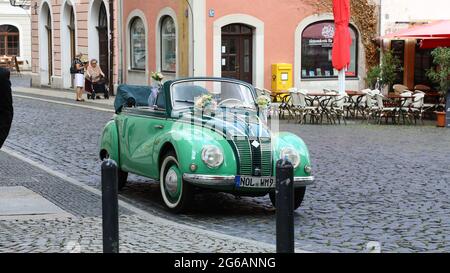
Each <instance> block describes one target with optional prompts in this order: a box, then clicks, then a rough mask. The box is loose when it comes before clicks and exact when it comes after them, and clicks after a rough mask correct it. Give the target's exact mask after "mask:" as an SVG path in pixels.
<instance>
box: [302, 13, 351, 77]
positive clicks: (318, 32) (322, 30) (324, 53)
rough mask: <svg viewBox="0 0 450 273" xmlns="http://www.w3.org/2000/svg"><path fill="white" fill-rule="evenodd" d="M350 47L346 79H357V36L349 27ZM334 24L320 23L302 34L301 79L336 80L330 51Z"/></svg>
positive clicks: (307, 28)
mask: <svg viewBox="0 0 450 273" xmlns="http://www.w3.org/2000/svg"><path fill="white" fill-rule="evenodd" d="M349 29H350V36H351V38H352V45H351V47H350V65H349V67H348V69H347V72H346V75H347V77H357V76H358V70H357V67H358V66H357V63H358V58H357V56H358V35H357V32H356V30H355V29H354V28H353V27H352V26H349ZM333 37H334V22H333V21H320V22H316V23H313V24H311V25H309V26H308V27H306V28H305V30H304V31H303V33H302V69H301V77H302V78H306V79H308V78H310V79H314V78H337V77H338V71H337V70H336V69H334V68H333V64H332V49H333Z"/></svg>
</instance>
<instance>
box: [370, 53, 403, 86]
mask: <svg viewBox="0 0 450 273" xmlns="http://www.w3.org/2000/svg"><path fill="white" fill-rule="evenodd" d="M402 69H403V68H402V67H401V66H400V60H399V59H398V58H397V57H395V56H394V54H393V53H392V51H386V52H384V54H383V58H382V60H381V65H380V66H374V67H372V68H370V69H369V71H368V72H367V77H366V83H367V85H368V86H369V87H370V88H374V86H375V83H376V82H377V78H380V85H381V87H385V86H392V85H393V84H394V83H395V80H396V79H397V72H398V70H402Z"/></svg>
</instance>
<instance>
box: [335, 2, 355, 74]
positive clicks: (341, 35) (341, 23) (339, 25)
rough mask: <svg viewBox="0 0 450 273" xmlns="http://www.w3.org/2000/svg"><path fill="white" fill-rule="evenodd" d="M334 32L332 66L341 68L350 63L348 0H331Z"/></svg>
mask: <svg viewBox="0 0 450 273" xmlns="http://www.w3.org/2000/svg"><path fill="white" fill-rule="evenodd" d="M333 15H334V24H335V33H334V40H333V51H332V59H333V67H334V68H336V69H337V70H342V69H344V68H345V67H347V66H348V65H349V64H350V46H351V45H352V38H351V36H350V31H349V28H348V25H349V23H350V0H333Z"/></svg>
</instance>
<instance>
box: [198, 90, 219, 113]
mask: <svg viewBox="0 0 450 273" xmlns="http://www.w3.org/2000/svg"><path fill="white" fill-rule="evenodd" d="M195 108H198V109H203V110H215V109H217V102H216V101H215V100H214V99H213V96H212V95H210V94H206V95H203V96H201V97H198V98H196V100H195Z"/></svg>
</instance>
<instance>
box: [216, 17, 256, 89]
mask: <svg viewBox="0 0 450 273" xmlns="http://www.w3.org/2000/svg"><path fill="white" fill-rule="evenodd" d="M221 51H222V58H221V62H222V63H221V65H222V77H225V78H232V79H238V80H242V81H245V82H248V83H253V52H252V51H253V30H252V29H251V28H250V27H248V26H245V25H241V24H232V25H228V26H225V27H223V28H222V48H221Z"/></svg>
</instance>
